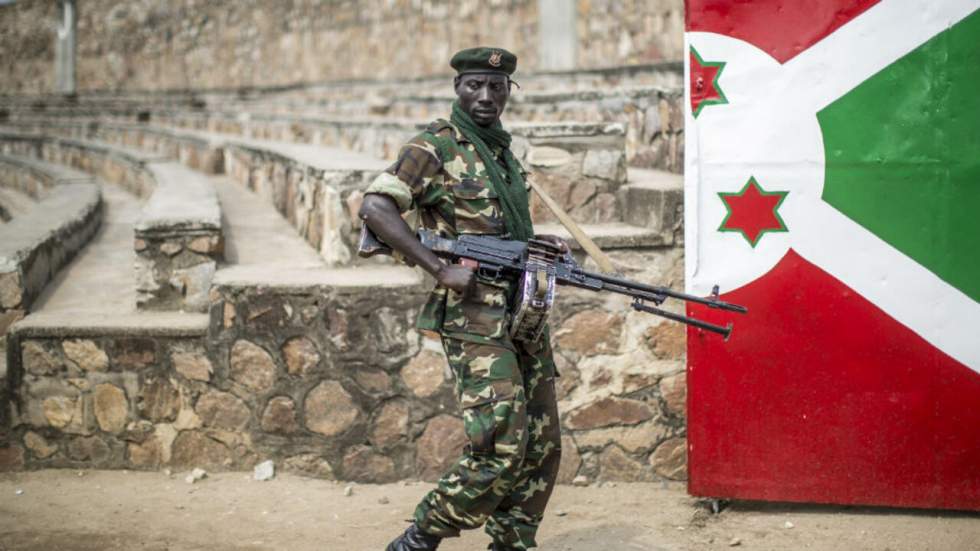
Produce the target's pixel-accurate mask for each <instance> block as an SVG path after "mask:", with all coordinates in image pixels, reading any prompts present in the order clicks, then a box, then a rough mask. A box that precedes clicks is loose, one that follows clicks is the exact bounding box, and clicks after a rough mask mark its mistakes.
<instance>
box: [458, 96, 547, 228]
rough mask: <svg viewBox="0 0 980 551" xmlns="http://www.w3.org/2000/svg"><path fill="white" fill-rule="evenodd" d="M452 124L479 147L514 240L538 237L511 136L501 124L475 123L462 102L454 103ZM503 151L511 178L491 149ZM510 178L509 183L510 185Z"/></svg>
mask: <svg viewBox="0 0 980 551" xmlns="http://www.w3.org/2000/svg"><path fill="white" fill-rule="evenodd" d="M449 120H450V122H452V123H453V124H454V125H456V127H457V128H459V130H460V131H461V132H462V133H463V136H465V137H466V139H467V140H469V142H470V143H472V144H473V146H474V147H476V152H477V154H479V155H480V160H482V161H483V166H485V167H486V171H487V175H488V176H489V177H490V186H491V189H492V190H493V191H494V193H496V194H497V196H498V197H500V206H501V208H502V209H503V211H504V225H505V226H506V227H507V233H509V234H510V238H511V239H516V240H519V241H527V240H528V239H531V238H532V237H534V226H533V225H532V224H531V211H530V209H529V208H528V196H527V187H526V186H525V185H524V175H523V173H522V172H521V165H520V164H519V163H518V162H517V159H515V158H514V154H513V153H511V151H510V133H509V132H507V131H506V130H504V128H503V127H502V126H501V125H500V121H497V122H495V123H493V125H492V126H490V127H484V126H480V125H478V124H476V123H475V122H473V119H471V118H470V116H469V115H468V114H467V113H466V112H465V111H463V108H462V107H460V106H459V102H458V101H454V102H453V114H452V116H451V117H450V118H449ZM493 146H496V147H500V148H501V149H502V150H503V155H504V163H505V164H506V165H507V174H506V175H505V174H504V172H503V170H504V169H503V167H502V166H500V163H499V162H497V158H496V155H494V154H493V151H491V149H490V147H493ZM508 176H509V181H508Z"/></svg>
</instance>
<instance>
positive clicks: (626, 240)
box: [534, 222, 670, 250]
mask: <svg viewBox="0 0 980 551" xmlns="http://www.w3.org/2000/svg"><path fill="white" fill-rule="evenodd" d="M579 227H580V228H581V229H582V231H583V232H585V235H587V236H589V237H590V238H591V239H592V240H593V241H595V243H596V245H598V246H599V248H600V249H604V250H606V249H644V248H652V247H663V246H665V245H669V244H670V241H669V240H667V238H666V237H665V236H664V235H662V234H661V233H659V232H657V231H654V230H651V229H649V228H644V227H640V226H633V225H630V224H624V223H622V222H610V223H607V224H580V226H579ZM534 231H535V232H536V233H539V234H550V235H557V236H559V237H561V238H562V239H565V240H566V241H567V242H568V244H569V245H570V246H571V247H572V249H574V250H580V249H581V248H582V247H581V245H580V244H579V243H577V242H576V241H575V240H574V239H573V238H572V234H571V232H569V231H568V230H567V229H565V227H564V226H562V225H561V224H555V223H548V224H535V225H534Z"/></svg>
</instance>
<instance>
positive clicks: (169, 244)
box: [160, 241, 184, 256]
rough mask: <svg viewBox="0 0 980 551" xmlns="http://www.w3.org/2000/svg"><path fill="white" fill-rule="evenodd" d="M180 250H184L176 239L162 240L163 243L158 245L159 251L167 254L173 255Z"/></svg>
mask: <svg viewBox="0 0 980 551" xmlns="http://www.w3.org/2000/svg"><path fill="white" fill-rule="evenodd" d="M182 250H184V246H183V245H181V244H180V242H178V241H164V242H163V244H162V245H160V252H162V253H163V254H165V255H167V256H173V255H175V254H177V253H179V252H180V251H182Z"/></svg>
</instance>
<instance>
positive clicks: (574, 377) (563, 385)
mask: <svg viewBox="0 0 980 551" xmlns="http://www.w3.org/2000/svg"><path fill="white" fill-rule="evenodd" d="M554 358H555V366H556V367H557V369H558V373H559V377H558V378H557V379H555V390H556V391H557V395H558V396H557V397H558V401H559V402H561V401H562V400H564V399H565V398H568V397H569V396H570V395H571V394H572V391H573V390H575V389H576V388H577V387H578V385H579V383H580V382H581V373H580V372H579V370H578V367H576V366H575V365H574V364H572V363H569V361H568V360H566V359H565V357H564V356H562V355H561V354H555V355H554Z"/></svg>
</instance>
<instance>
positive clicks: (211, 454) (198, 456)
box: [171, 431, 233, 469]
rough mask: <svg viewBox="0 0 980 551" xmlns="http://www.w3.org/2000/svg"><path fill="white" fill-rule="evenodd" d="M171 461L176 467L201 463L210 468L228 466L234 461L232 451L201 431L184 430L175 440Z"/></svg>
mask: <svg viewBox="0 0 980 551" xmlns="http://www.w3.org/2000/svg"><path fill="white" fill-rule="evenodd" d="M171 463H172V464H173V465H174V466H176V467H190V466H191V465H201V466H204V467H209V468H219V469H220V468H228V467H229V466H231V464H232V463H233V461H232V455H231V451H230V450H229V449H228V448H227V446H225V445H224V444H223V443H221V442H218V441H217V440H214V439H212V438H209V437H208V436H207V435H205V434H203V433H202V432H201V431H184V432H181V433H180V434H178V435H177V437H176V438H175V439H174V442H173V457H172V458H171Z"/></svg>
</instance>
